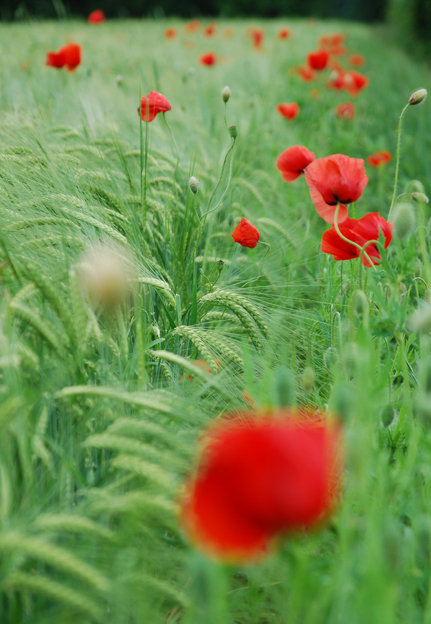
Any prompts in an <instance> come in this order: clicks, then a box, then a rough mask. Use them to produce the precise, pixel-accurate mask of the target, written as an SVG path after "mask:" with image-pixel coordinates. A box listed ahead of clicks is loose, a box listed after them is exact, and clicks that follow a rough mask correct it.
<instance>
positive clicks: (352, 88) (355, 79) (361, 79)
mask: <svg viewBox="0 0 431 624" xmlns="http://www.w3.org/2000/svg"><path fill="white" fill-rule="evenodd" d="M369 83H370V81H369V79H368V78H367V77H366V76H364V75H363V74H360V73H359V72H357V71H354V70H352V71H349V72H346V73H345V74H344V86H345V89H346V90H347V91H348V92H349V95H351V96H353V97H356V96H357V95H359V94H360V92H361V91H362V89H365V88H366V87H368V85H369Z"/></svg>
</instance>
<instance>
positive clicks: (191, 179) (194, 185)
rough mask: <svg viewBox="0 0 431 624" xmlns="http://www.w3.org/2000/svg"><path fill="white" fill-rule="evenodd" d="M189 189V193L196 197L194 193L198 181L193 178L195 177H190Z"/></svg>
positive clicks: (197, 188)
mask: <svg viewBox="0 0 431 624" xmlns="http://www.w3.org/2000/svg"><path fill="white" fill-rule="evenodd" d="M189 188H190V190H191V192H192V193H193V194H194V195H196V193H197V192H198V190H199V180H198V179H197V178H195V176H192V177H191V178H190V180H189Z"/></svg>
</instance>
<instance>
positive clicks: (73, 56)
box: [45, 43, 81, 72]
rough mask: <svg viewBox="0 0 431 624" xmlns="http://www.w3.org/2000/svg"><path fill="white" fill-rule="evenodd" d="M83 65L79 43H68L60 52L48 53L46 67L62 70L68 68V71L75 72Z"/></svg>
mask: <svg viewBox="0 0 431 624" xmlns="http://www.w3.org/2000/svg"><path fill="white" fill-rule="evenodd" d="M80 63H81V46H80V45H78V44H77V43H68V44H67V45H65V46H63V47H62V48H60V49H59V51H58V52H48V53H47V55H46V61H45V65H48V66H49V67H56V68H57V69H61V68H62V67H66V69H67V71H70V72H71V71H74V70H75V69H76V68H77V67H78V65H80Z"/></svg>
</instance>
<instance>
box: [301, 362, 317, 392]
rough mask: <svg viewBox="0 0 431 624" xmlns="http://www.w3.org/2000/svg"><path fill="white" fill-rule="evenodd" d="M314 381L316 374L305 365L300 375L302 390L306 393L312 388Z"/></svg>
mask: <svg viewBox="0 0 431 624" xmlns="http://www.w3.org/2000/svg"><path fill="white" fill-rule="evenodd" d="M315 383H316V374H315V372H314V370H313V369H312V368H311V367H310V366H307V367H306V368H304V370H303V371H302V376H301V386H302V389H303V390H304V392H306V393H307V394H308V393H309V392H311V391H312V390H313V388H314V385H315Z"/></svg>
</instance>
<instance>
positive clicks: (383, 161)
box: [367, 152, 392, 167]
mask: <svg viewBox="0 0 431 624" xmlns="http://www.w3.org/2000/svg"><path fill="white" fill-rule="evenodd" d="M391 160H392V154H391V153H390V152H374V154H372V155H371V156H368V158H367V161H368V163H369V164H370V165H371V166H372V167H380V166H381V165H387V164H388V163H390V162H391Z"/></svg>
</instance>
